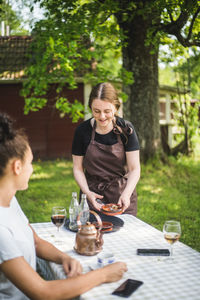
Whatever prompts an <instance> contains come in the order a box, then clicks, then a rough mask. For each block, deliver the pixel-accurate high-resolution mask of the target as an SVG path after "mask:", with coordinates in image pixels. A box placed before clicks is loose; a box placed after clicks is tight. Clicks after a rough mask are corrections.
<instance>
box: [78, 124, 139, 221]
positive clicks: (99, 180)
mask: <svg viewBox="0 0 200 300" xmlns="http://www.w3.org/2000/svg"><path fill="white" fill-rule="evenodd" d="M95 128H96V122H94V126H93V130H92V138H91V141H90V144H89V145H88V148H87V151H86V154H85V156H84V159H83V167H84V169H85V176H86V179H87V183H88V186H89V189H90V190H91V191H93V192H95V193H97V194H100V195H102V196H104V198H103V199H102V201H103V202H104V203H117V202H118V200H119V197H120V195H121V193H122V192H123V190H124V189H125V187H126V182H127V171H126V170H127V166H126V154H125V151H124V145H123V143H122V140H121V138H120V135H119V134H118V135H117V140H118V141H117V143H116V144H114V145H104V144H101V143H98V142H96V141H95V139H94V137H95ZM88 202H89V201H88ZM88 204H89V206H90V208H91V209H94V208H93V207H92V205H91V203H88ZM124 213H128V214H132V215H134V216H135V215H136V214H137V194H136V190H134V191H133V193H132V195H131V198H130V206H129V207H128V208H127V209H126V211H125V212H124Z"/></svg>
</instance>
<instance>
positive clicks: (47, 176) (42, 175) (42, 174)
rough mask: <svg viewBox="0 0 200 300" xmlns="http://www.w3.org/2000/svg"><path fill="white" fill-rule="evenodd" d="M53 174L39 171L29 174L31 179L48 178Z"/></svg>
mask: <svg viewBox="0 0 200 300" xmlns="http://www.w3.org/2000/svg"><path fill="white" fill-rule="evenodd" d="M53 176H54V174H53V173H44V172H42V173H39V174H33V175H32V176H31V179H32V180H34V179H48V178H52V177H53Z"/></svg>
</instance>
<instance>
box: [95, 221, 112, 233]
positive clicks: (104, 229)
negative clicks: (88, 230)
mask: <svg viewBox="0 0 200 300" xmlns="http://www.w3.org/2000/svg"><path fill="white" fill-rule="evenodd" d="M93 224H94V226H95V227H96V228H97V229H98V228H99V224H98V223H97V222H93ZM112 229H113V224H112V223H111V222H106V221H103V222H102V228H101V232H108V231H112Z"/></svg>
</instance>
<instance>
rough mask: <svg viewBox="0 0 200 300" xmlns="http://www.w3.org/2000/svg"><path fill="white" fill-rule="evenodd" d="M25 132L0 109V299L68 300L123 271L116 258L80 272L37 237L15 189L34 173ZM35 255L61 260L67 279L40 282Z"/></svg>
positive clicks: (70, 260) (72, 261)
mask: <svg viewBox="0 0 200 300" xmlns="http://www.w3.org/2000/svg"><path fill="white" fill-rule="evenodd" d="M32 159H33V156H32V152H31V149H30V146H29V143H28V140H27V137H26V135H25V134H24V132H23V131H22V130H16V129H14V128H13V122H12V120H11V119H10V118H9V117H8V116H7V115H6V114H2V113H0V299H13V300H25V299H41V300H44V299H48V300H50V299H54V300H56V299H60V300H61V299H70V298H73V297H76V296H78V295H80V294H82V293H84V292H86V291H88V290H89V289H91V288H93V287H95V286H97V285H99V284H101V283H105V282H113V281H117V280H119V279H120V278H121V277H122V276H123V274H124V272H125V271H126V270H127V268H126V264H125V263H122V262H117V263H114V264H112V265H109V266H106V267H104V268H101V269H98V270H95V271H91V272H88V273H86V274H81V273H82V267H81V265H80V263H79V262H78V261H76V260H75V259H73V258H71V257H70V256H68V255H67V254H65V253H63V252H61V251H59V250H58V249H57V248H55V247H54V246H53V245H51V244H50V243H48V242H47V241H45V240H42V239H41V238H39V236H37V234H36V233H35V232H34V230H33V229H32V228H31V226H30V224H29V222H28V219H27V218H26V216H25V215H24V213H23V212H22V210H21V208H20V206H19V204H18V202H17V199H16V198H15V193H16V192H17V191H19V190H25V189H27V188H28V181H29V178H30V176H31V174H32V172H33V167H32ZM36 255H37V256H38V257H40V258H43V259H46V260H49V261H53V262H56V263H58V264H62V265H63V268H64V270H65V272H66V274H67V277H68V278H67V279H63V280H52V281H45V280H44V279H43V278H42V277H40V276H39V274H38V273H37V272H36Z"/></svg>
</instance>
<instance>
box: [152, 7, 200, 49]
mask: <svg viewBox="0 0 200 300" xmlns="http://www.w3.org/2000/svg"><path fill="white" fill-rule="evenodd" d="M199 12H200V6H198V8H197V10H196V12H195V14H194V15H193V17H192V21H191V23H190V27H189V32H188V36H187V37H184V36H183V35H182V34H181V30H182V29H183V27H184V26H185V25H186V24H187V22H188V19H189V17H190V14H189V13H188V11H187V10H184V11H182V12H181V14H180V15H179V17H178V19H177V20H176V21H173V20H172V16H171V14H170V13H169V16H170V19H171V20H172V21H171V23H168V24H160V25H159V26H158V28H157V30H161V31H164V32H166V33H168V34H171V35H174V36H176V38H177V40H178V41H179V43H181V44H182V45H183V46H184V47H189V46H200V39H198V40H192V41H190V39H191V36H192V29H193V26H194V22H195V20H196V18H197V16H198V14H199Z"/></svg>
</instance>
